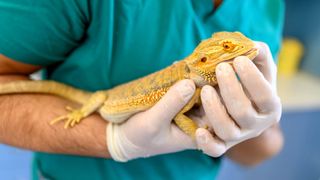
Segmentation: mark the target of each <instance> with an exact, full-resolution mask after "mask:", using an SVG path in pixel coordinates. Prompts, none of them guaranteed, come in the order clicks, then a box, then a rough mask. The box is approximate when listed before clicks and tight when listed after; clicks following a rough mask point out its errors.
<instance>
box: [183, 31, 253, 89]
mask: <svg viewBox="0 0 320 180" xmlns="http://www.w3.org/2000/svg"><path fill="white" fill-rule="evenodd" d="M257 55H258V49H257V48H256V47H255V44H254V42H253V41H252V40H250V39H248V38H247V37H245V36H244V35H243V34H241V33H240V32H218V33H215V34H213V35H212V37H211V38H209V39H206V40H204V41H202V42H201V43H200V44H199V45H198V46H197V47H196V49H195V50H194V51H193V53H192V54H191V55H190V56H188V57H187V58H186V61H185V62H186V63H187V68H188V72H189V78H191V79H192V80H193V81H194V82H195V83H196V84H197V86H200V87H201V86H204V85H206V84H210V85H216V83H217V80H216V75H215V69H216V66H217V65H218V64H219V63H221V62H227V63H230V64H232V62H233V59H234V58H235V57H237V56H247V57H248V58H249V59H251V60H252V59H253V58H255V57H256V56H257Z"/></svg>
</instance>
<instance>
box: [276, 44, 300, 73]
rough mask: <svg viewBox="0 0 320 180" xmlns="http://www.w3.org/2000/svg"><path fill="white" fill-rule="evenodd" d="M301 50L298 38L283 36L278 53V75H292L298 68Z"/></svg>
mask: <svg viewBox="0 0 320 180" xmlns="http://www.w3.org/2000/svg"><path fill="white" fill-rule="evenodd" d="M303 51H304V48H303V45H302V43H301V42H300V41H299V40H297V39H294V38H285V39H284V40H283V42H282V48H281V50H280V53H279V66H278V67H279V68H278V73H279V75H284V76H293V75H294V74H295V73H296V72H297V70H298V66H299V63H300V61H301V58H302V55H303Z"/></svg>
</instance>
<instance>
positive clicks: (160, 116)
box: [146, 79, 195, 127]
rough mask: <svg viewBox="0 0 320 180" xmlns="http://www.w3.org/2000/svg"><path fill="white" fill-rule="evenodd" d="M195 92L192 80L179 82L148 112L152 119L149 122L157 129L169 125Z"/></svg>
mask: <svg viewBox="0 0 320 180" xmlns="http://www.w3.org/2000/svg"><path fill="white" fill-rule="evenodd" d="M194 92H195V85H194V82H193V81H192V80H189V79H186V80H182V81H179V82H177V83H176V84H174V85H173V86H172V87H171V88H170V89H169V90H168V92H167V93H166V94H165V95H164V96H163V97H162V98H161V99H160V100H159V102H157V103H156V104H155V105H154V106H153V107H151V108H150V109H149V110H148V111H147V112H146V113H148V114H149V117H150V118H151V119H150V121H149V122H150V123H152V124H153V126H155V127H160V126H163V125H169V124H170V123H171V121H172V119H173V118H174V117H175V115H176V114H178V112H179V111H180V110H181V109H182V108H183V107H184V106H185V105H186V104H187V103H188V101H189V100H190V99H191V97H192V95H193V94H194Z"/></svg>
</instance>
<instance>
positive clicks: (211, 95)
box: [201, 86, 241, 141]
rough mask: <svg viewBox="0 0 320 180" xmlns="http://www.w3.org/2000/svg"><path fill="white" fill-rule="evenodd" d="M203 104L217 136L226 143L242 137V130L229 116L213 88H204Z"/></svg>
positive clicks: (202, 94) (202, 93)
mask: <svg viewBox="0 0 320 180" xmlns="http://www.w3.org/2000/svg"><path fill="white" fill-rule="evenodd" d="M201 102H202V106H203V108H204V111H205V113H206V117H207V119H208V120H209V122H210V124H211V126H212V128H213V130H214V132H215V134H216V135H217V136H218V137H219V138H220V139H222V140H224V141H233V140H236V139H238V138H239V137H240V135H241V130H240V129H239V127H238V126H237V124H236V123H235V122H234V121H233V120H232V119H231V117H230V116H229V115H228V113H227V111H226V109H225V107H224V106H223V104H222V103H221V101H220V97H219V96H218V94H217V92H216V90H215V89H214V88H213V87H212V86H204V87H203V88H202V92H201Z"/></svg>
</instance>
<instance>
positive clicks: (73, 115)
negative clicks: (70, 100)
mask: <svg viewBox="0 0 320 180" xmlns="http://www.w3.org/2000/svg"><path fill="white" fill-rule="evenodd" d="M66 108H67V109H68V110H69V111H71V112H70V113H68V114H67V115H63V116H59V117H57V118H55V119H54V120H52V121H51V122H50V124H51V125H53V124H55V123H57V122H59V121H66V122H65V124H64V128H65V129H67V128H69V127H73V126H75V125H76V124H78V123H79V122H80V121H81V120H82V118H84V113H83V112H82V111H81V110H78V109H73V108H71V107H66Z"/></svg>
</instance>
